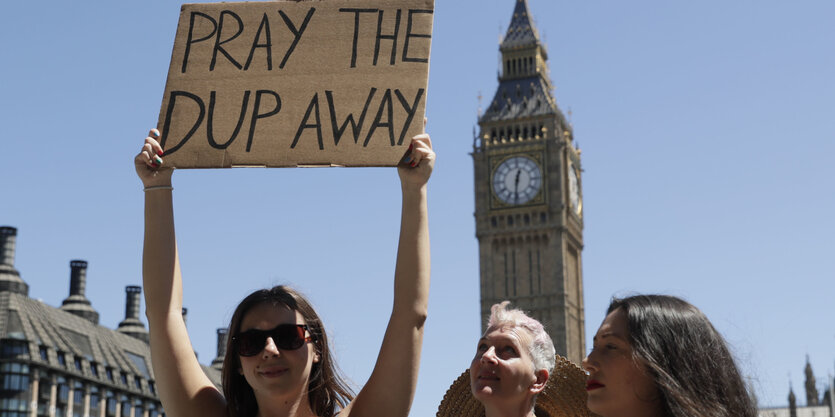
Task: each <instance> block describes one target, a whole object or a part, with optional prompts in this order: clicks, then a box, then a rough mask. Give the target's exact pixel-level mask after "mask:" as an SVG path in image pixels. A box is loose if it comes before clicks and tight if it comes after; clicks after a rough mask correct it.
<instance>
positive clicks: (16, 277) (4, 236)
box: [0, 226, 29, 296]
mask: <svg viewBox="0 0 835 417" xmlns="http://www.w3.org/2000/svg"><path fill="white" fill-rule="evenodd" d="M16 242H17V229H15V228H14V227H11V226H0V292H4V291H9V292H13V293H16V294H22V295H25V296H28V295H29V285H27V284H26V283H25V282H24V281H23V280H22V279H21V278H20V272H18V271H17V270H16V269H14V255H15V243H16Z"/></svg>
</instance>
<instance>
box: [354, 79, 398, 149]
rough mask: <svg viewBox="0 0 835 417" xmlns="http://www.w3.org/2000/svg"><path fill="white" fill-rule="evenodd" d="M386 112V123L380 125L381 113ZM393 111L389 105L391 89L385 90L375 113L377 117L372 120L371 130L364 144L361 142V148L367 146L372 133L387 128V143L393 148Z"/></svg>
mask: <svg viewBox="0 0 835 417" xmlns="http://www.w3.org/2000/svg"><path fill="white" fill-rule="evenodd" d="M384 110H385V111H386V116H387V120H388V122H386V123H381V122H380V120H381V119H382V118H383V111H384ZM392 119H394V109H393V108H392V105H391V89H388V90H386V94H385V95H383V100H382V101H381V102H380V109H379V110H378V111H377V116H376V117H375V118H374V123H372V124H371V129H369V130H368V136H366V137H365V142H363V144H362V146H363V147H366V146H368V142H369V141H371V136H372V135H374V131H375V130H377V128H378V127H387V128H388V129H389V141H391V146H394V123H393V120H392Z"/></svg>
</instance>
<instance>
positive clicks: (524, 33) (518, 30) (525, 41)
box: [501, 0, 539, 51]
mask: <svg viewBox="0 0 835 417" xmlns="http://www.w3.org/2000/svg"><path fill="white" fill-rule="evenodd" d="M538 43H539V33H537V31H536V26H535V25H534V23H533V18H532V17H531V14H530V12H528V0H516V8H515V9H514V10H513V17H512V18H511V19H510V26H508V27H507V33H506V34H505V36H504V40H503V41H502V46H501V50H503V51H504V50H507V49H516V48H522V47H526V46H536V45H537V44H538Z"/></svg>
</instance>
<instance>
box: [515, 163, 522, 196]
mask: <svg viewBox="0 0 835 417" xmlns="http://www.w3.org/2000/svg"><path fill="white" fill-rule="evenodd" d="M520 174H522V169H521V168H520V169H519V170H518V171H516V181H514V184H513V185H514V187H513V196H514V197H513V201H514V202H517V201H519V175H520Z"/></svg>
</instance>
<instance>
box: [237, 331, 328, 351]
mask: <svg viewBox="0 0 835 417" xmlns="http://www.w3.org/2000/svg"><path fill="white" fill-rule="evenodd" d="M306 331H309V329H308V328H307V325H305V324H279V325H278V326H276V327H275V328H274V329H271V330H258V329H249V330H247V331H245V332H241V333H238V335H237V336H233V337H232V346H233V347H234V349H235V351H236V352H238V355H241V356H255V355H257V354H259V353H261V351H262V350H264V347H265V346H266V345H267V338H268V337H271V338H272V339H273V343H275V346H276V347H277V348H279V349H282V350H296V349H298V348H300V347H302V346H304V344H305V343H307V342H310V341H312V340H313V338H312V337H305V335H304V333H305V332H306Z"/></svg>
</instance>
